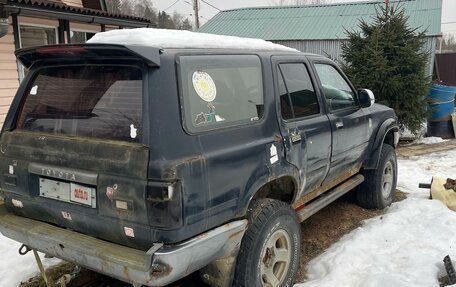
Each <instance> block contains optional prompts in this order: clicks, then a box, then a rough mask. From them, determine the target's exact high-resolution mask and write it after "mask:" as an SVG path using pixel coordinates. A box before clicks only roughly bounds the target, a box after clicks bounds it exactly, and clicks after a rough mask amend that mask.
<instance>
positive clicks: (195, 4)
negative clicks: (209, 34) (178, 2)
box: [193, 0, 200, 31]
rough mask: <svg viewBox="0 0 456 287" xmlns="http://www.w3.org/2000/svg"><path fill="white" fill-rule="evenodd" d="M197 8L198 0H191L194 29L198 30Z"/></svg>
mask: <svg viewBox="0 0 456 287" xmlns="http://www.w3.org/2000/svg"><path fill="white" fill-rule="evenodd" d="M198 10H199V7H198V0H193V15H194V16H195V31H196V30H198V29H199V27H200V22H199V15H198Z"/></svg>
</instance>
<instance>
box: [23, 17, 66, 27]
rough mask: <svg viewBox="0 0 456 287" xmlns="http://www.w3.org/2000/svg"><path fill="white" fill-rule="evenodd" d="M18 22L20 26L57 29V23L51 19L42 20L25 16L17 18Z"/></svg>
mask: <svg viewBox="0 0 456 287" xmlns="http://www.w3.org/2000/svg"><path fill="white" fill-rule="evenodd" d="M17 19H18V22H19V24H20V25H27V24H29V25H40V26H51V27H58V26H59V21H58V20H53V19H44V18H33V17H27V16H25V17H24V16H18V17H17Z"/></svg>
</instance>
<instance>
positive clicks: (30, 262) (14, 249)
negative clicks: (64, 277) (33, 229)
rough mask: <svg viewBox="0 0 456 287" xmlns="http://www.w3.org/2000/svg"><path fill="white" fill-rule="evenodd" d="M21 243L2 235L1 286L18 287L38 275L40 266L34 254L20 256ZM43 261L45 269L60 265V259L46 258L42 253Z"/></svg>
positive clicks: (0, 252) (0, 238)
mask: <svg viewBox="0 0 456 287" xmlns="http://www.w3.org/2000/svg"><path fill="white" fill-rule="evenodd" d="M20 246H21V244H20V243H18V242H16V241H13V240H11V239H8V238H6V237H4V236H3V235H1V234H0V258H2V259H1V260H0V286H2V287H16V286H18V285H19V283H21V281H22V282H23V281H26V280H28V279H29V278H31V277H33V276H35V275H38V274H39V270H38V265H36V262H35V257H34V256H33V252H29V253H27V254H26V255H23V256H22V255H19V253H18V250H19V247H20ZM40 257H41V260H42V262H43V265H44V267H45V268H47V267H49V266H52V265H55V264H57V263H59V262H60V261H61V260H60V259H55V258H53V259H50V258H44V256H43V254H41V253H40Z"/></svg>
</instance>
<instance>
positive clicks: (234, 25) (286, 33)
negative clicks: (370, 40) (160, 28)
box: [198, 0, 442, 74]
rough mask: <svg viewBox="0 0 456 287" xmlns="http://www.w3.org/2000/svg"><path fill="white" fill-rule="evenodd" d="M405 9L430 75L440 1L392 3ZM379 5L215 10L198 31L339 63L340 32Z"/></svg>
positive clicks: (354, 26)
mask: <svg viewBox="0 0 456 287" xmlns="http://www.w3.org/2000/svg"><path fill="white" fill-rule="evenodd" d="M389 3H390V5H396V4H398V5H400V6H401V7H404V8H405V11H406V14H407V16H408V17H409V24H410V26H411V27H416V28H418V30H419V31H426V36H427V43H426V47H424V48H425V49H426V50H429V51H431V58H430V64H429V74H431V73H432V68H433V66H432V65H433V64H432V63H433V62H434V55H435V48H436V41H437V38H438V37H440V36H441V15H442V0H396V1H394V0H393V1H390V2H389ZM379 5H385V1H383V0H382V1H379V0H376V1H359V2H350V3H347V2H345V3H335V4H325V5H306V6H268V7H252V8H241V9H233V10H226V11H221V12H219V13H218V14H217V15H215V16H214V17H213V18H212V19H210V20H209V21H208V22H207V23H206V24H204V25H203V26H202V27H201V28H200V29H199V30H198V31H199V32H204V33H212V34H220V35H230V36H239V37H248V38H260V39H264V40H269V41H272V42H274V43H278V44H282V45H284V46H288V47H292V48H295V49H297V50H300V51H303V52H309V53H315V54H321V55H325V56H328V57H330V58H332V59H335V60H341V52H342V51H341V43H342V42H343V41H345V40H347V34H346V30H350V31H351V30H357V29H358V24H359V21H360V19H363V20H365V21H366V22H368V23H370V22H372V21H373V16H374V15H375V14H376V9H378V7H379Z"/></svg>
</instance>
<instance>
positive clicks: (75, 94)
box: [0, 61, 150, 248]
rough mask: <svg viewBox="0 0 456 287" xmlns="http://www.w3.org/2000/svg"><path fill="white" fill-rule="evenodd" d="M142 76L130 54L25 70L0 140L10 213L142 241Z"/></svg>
mask: <svg viewBox="0 0 456 287" xmlns="http://www.w3.org/2000/svg"><path fill="white" fill-rule="evenodd" d="M110 63H112V61H111V62H110ZM145 75H146V69H145V68H144V67H143V66H142V65H141V64H140V63H139V62H138V63H137V64H133V63H132V61H130V62H129V63H128V64H127V63H125V62H122V61H120V62H118V64H108V63H103V62H100V61H97V62H94V63H93V64H90V63H87V61H72V62H70V63H67V64H65V65H62V64H60V65H55V64H54V65H52V66H46V65H43V66H41V67H39V68H36V69H33V70H32V72H31V75H29V79H30V80H28V84H27V86H26V87H25V89H24V90H23V96H22V97H21V99H20V102H21V103H20V109H18V110H17V111H15V115H14V117H15V118H16V120H15V126H13V127H9V130H8V131H4V133H3V134H2V137H1V139H0V146H1V162H0V170H1V175H0V176H1V178H0V179H1V188H2V190H4V191H5V193H6V196H7V199H8V201H7V202H8V203H12V206H10V208H11V209H12V210H13V211H14V212H16V213H19V214H21V215H23V216H26V217H31V218H34V219H38V220H42V221H46V222H50V223H53V224H56V225H60V226H64V227H66V228H70V229H73V230H77V231H80V232H83V233H86V234H90V235H92V236H95V237H100V238H104V239H107V240H110V241H114V242H119V243H124V244H126V245H130V246H135V247H138V246H141V244H142V243H139V241H141V242H144V241H145V240H148V238H149V237H150V229H149V228H148V226H147V223H148V221H147V220H148V219H147V218H148V217H147V207H146V205H145V204H146V203H145V202H146V201H145V190H146V186H147V166H148V159H149V148H148V147H147V146H146V145H145V142H144V139H145V138H147V137H146V132H145V131H146V129H145V128H144V122H145V121H144V119H145V116H144V114H145V113H144V111H143V96H144V93H143V90H144V86H145V84H144V82H145V81H143V79H144V78H145ZM13 113H14V112H13ZM87 248H90V246H87Z"/></svg>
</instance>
